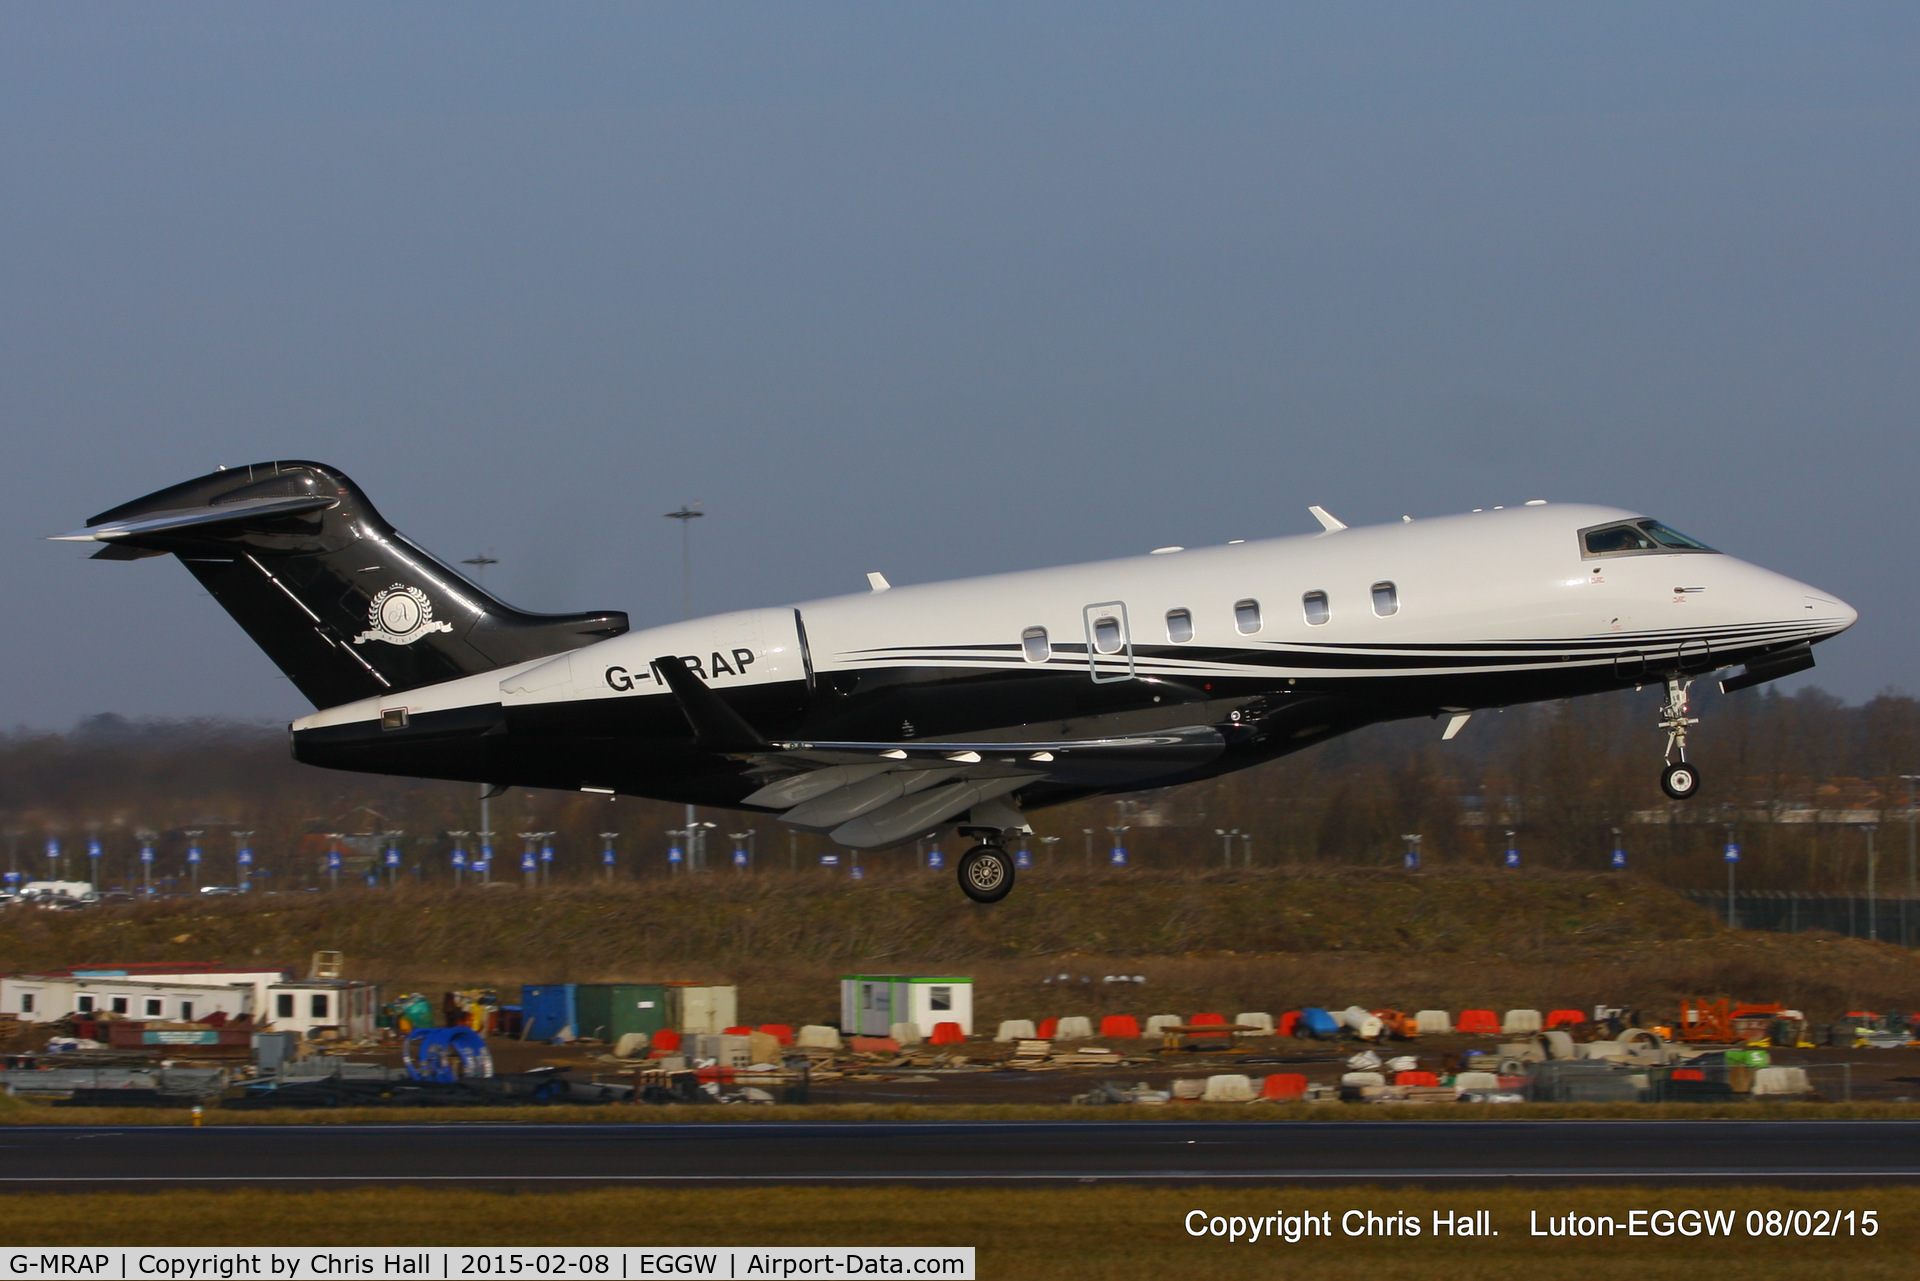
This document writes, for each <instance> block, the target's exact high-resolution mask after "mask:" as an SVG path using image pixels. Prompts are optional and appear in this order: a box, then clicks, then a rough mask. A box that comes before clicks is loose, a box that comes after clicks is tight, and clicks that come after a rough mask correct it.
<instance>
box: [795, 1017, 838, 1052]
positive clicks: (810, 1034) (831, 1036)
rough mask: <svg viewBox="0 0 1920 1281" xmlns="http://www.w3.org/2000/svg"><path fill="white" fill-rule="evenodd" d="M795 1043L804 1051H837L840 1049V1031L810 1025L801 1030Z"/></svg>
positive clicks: (819, 1025)
mask: <svg viewBox="0 0 1920 1281" xmlns="http://www.w3.org/2000/svg"><path fill="white" fill-rule="evenodd" d="M793 1043H794V1044H795V1045H797V1046H799V1047H800V1048H801V1049H803V1050H837V1049H839V1048H840V1029H839V1028H833V1027H824V1026H822V1025H821V1024H818V1023H809V1024H807V1025H806V1026H805V1027H803V1028H801V1029H800V1031H799V1033H798V1034H797V1035H796V1036H795V1037H794V1038H793Z"/></svg>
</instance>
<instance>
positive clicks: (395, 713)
mask: <svg viewBox="0 0 1920 1281" xmlns="http://www.w3.org/2000/svg"><path fill="white" fill-rule="evenodd" d="M406 727H407V709H406V708H404V707H383V708H381V709H380V728H381V729H405V728H406Z"/></svg>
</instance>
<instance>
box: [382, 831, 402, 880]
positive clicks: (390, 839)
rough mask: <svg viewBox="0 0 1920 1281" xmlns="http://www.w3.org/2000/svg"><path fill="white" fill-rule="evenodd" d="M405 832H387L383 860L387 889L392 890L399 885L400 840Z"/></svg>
mask: <svg viewBox="0 0 1920 1281" xmlns="http://www.w3.org/2000/svg"><path fill="white" fill-rule="evenodd" d="M405 835H406V833H405V832H388V833H386V838H387V853H386V857H385V859H384V861H385V863H386V865H387V888H388V889H393V888H394V887H395V886H397V885H399V884H400V838H401V837H402V836H405Z"/></svg>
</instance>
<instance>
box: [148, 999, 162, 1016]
mask: <svg viewBox="0 0 1920 1281" xmlns="http://www.w3.org/2000/svg"><path fill="white" fill-rule="evenodd" d="M160 1009H161V1006H160V998H159V997H157V996H150V997H148V998H147V1017H148V1018H150V1019H157V1018H159V1017H160Z"/></svg>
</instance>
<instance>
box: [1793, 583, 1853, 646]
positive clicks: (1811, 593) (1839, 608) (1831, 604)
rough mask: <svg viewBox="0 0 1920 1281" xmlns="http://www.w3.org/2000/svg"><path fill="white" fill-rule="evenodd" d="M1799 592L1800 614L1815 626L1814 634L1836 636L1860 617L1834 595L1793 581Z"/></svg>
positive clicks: (1851, 607)
mask: <svg viewBox="0 0 1920 1281" xmlns="http://www.w3.org/2000/svg"><path fill="white" fill-rule="evenodd" d="M1794 586H1795V587H1796V588H1798V589H1799V593H1800V616H1801V617H1802V618H1803V619H1805V620H1806V621H1807V622H1809V623H1813V624H1815V625H1816V626H1817V628H1818V630H1817V631H1816V632H1815V635H1817V636H1821V637H1826V636H1838V635H1839V634H1840V633H1841V632H1844V631H1846V630H1847V628H1849V627H1852V626H1853V625H1854V624H1855V623H1856V622H1858V621H1859V619H1860V611H1859V610H1857V609H1855V608H1854V607H1853V606H1851V605H1849V604H1847V602H1845V601H1843V600H1841V599H1840V598H1839V597H1838V596H1835V595H1834V594H1833V593H1832V592H1823V591H1821V590H1820V589H1819V588H1817V587H1809V586H1807V585H1806V584H1805V583H1795V584H1794Z"/></svg>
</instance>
